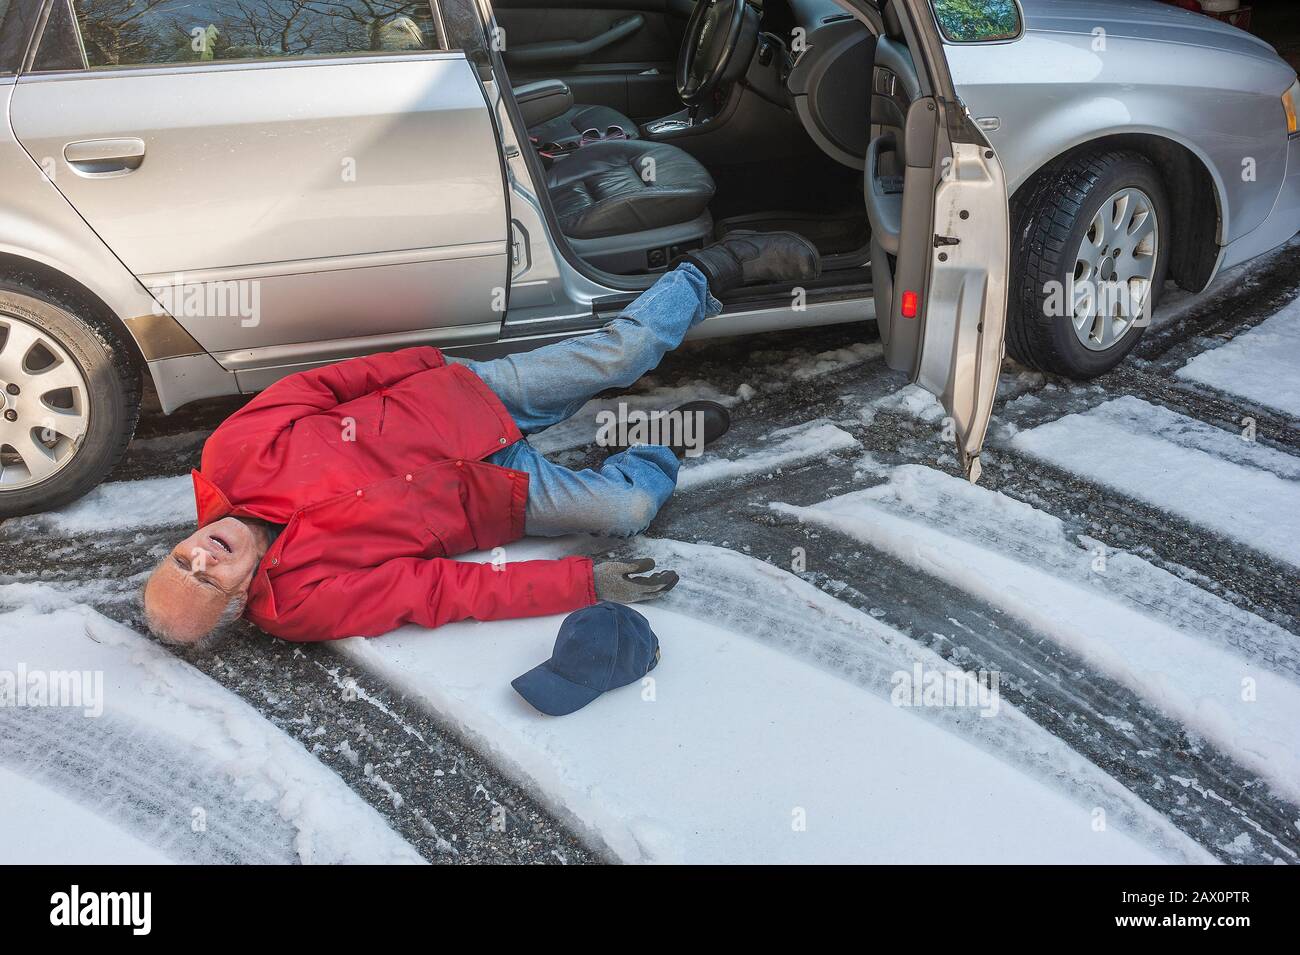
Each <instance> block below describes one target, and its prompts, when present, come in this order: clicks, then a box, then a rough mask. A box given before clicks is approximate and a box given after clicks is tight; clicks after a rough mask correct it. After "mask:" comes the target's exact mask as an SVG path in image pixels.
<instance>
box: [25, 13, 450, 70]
mask: <svg viewBox="0 0 1300 955" xmlns="http://www.w3.org/2000/svg"><path fill="white" fill-rule="evenodd" d="M13 2H14V3H16V4H21V3H24V2H29V3H33V4H35V5H39V6H40V8H41V14H40V17H39V19H38V22H37V24H36V27H35V29H33V30H32V31H31V34H30V36H29V38H28V45H27V51H26V54H25V55H24V56H23V57H22V60H21V67H20V69H19V71H18V72H19V73H21V74H22V75H24V76H29V77H31V78H33V79H35V78H38V77H54V76H97V75H101V74H105V75H117V74H120V73H123V72H137V71H146V70H147V71H161V72H164V73H174V72H178V71H182V70H183V71H185V72H193V71H194V70H199V71H202V72H211V71H212V68H213V67H217V68H229V67H240V66H253V67H258V68H264V67H268V66H308V65H322V64H328V65H334V64H340V63H355V62H358V61H366V62H375V61H383V62H391V61H393V60H394V59H397V60H420V59H427V58H429V57H434V58H445V57H446V54H449V53H450V54H457V53H460V52H461V51H458V50H453V49H450V48H449V46H448V44H449V42H450V37H448V35H447V27H446V24H445V22H444V21H443V17H442V7H441V5H440V4H439V3H438V0H424V2H425V3H427V4H428V5H429V11H430V17H431V19H432V20H433V22H434V28H435V30H436V31H437V33H438V35H437V37H435V39H436V40H437V41H438V43H439V46H438V47H437V48H434V49H428V50H392V51H383V50H357V51H355V52H344V53H309V54H302V55H299V54H293V55H290V56H265V57H257V56H249V57H231V58H229V59H224V60H180V61H174V62H171V63H125V64H119V65H116V66H91V65H90V58H89V56H88V55H87V53H86V44H85V41H84V40H83V39H82V36H81V25H80V23H79V22H78V20H77V11H76V7H74V6H73V2H74V0H13ZM56 3H65V4H67V6H68V14H69V17H70V18H71V22H72V24H73V27H74V29H75V31H76V36H77V50H78V52H79V53H80V54H81V62H82V66H81V67H80V68H79V69H68V68H63V69H57V70H36V69H34V66H35V63H36V54H37V51H39V50H40V46H41V41H42V40H43V39H44V38H45V27H46V24H47V23H48V21H49V18H50V12H51V11H52V10H53V9H54V4H56ZM450 58H451V59H458V58H459V59H463V58H464V57H463V55H461V56H459V57H457V56H452V57H450ZM4 75H6V74H5V72H4V70H3V69H0V76H4Z"/></svg>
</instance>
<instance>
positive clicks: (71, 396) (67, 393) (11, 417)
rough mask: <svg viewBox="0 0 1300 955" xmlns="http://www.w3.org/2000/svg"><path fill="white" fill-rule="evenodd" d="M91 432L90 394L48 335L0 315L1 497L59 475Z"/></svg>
mask: <svg viewBox="0 0 1300 955" xmlns="http://www.w3.org/2000/svg"><path fill="white" fill-rule="evenodd" d="M89 426H90V389H89V387H88V386H87V384H86V378H85V375H84V374H83V373H82V371H81V368H80V367H79V366H78V365H77V363H76V361H74V360H73V358H72V355H71V354H70V353H69V352H68V350H67V349H66V348H65V347H64V346H63V345H62V344H61V343H60V342H59V341H58V339H56V338H55V337H54V336H52V335H51V334H50V333H49V332H47V331H45V330H44V329H42V328H40V327H38V326H36V325H34V324H32V323H30V322H27V321H25V320H24V319H21V318H18V317H17V316H14V315H10V314H7V313H4V312H0V491H12V490H17V489H18V488H24V487H30V486H31V485H34V484H40V483H41V482H43V481H47V480H49V479H50V478H51V477H53V476H54V475H55V474H57V473H58V472H59V471H61V470H62V469H63V468H64V467H65V466H66V465H67V464H68V463H69V462H70V461H71V460H72V459H73V458H74V457H76V455H77V452H78V451H79V450H80V448H81V442H82V440H83V439H84V438H85V435H86V432H87V429H88V428H89Z"/></svg>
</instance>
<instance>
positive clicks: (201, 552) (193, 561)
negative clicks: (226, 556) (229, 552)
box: [190, 545, 221, 570]
mask: <svg viewBox="0 0 1300 955" xmlns="http://www.w3.org/2000/svg"><path fill="white" fill-rule="evenodd" d="M219 563H221V558H220V557H218V556H217V552H216V551H215V550H209V549H208V548H206V547H200V546H198V545H195V546H194V547H193V548H192V549H191V550H190V569H191V570H202V569H203V568H205V567H213V566H215V565H217V564H219Z"/></svg>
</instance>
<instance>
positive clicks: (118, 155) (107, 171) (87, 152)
mask: <svg viewBox="0 0 1300 955" xmlns="http://www.w3.org/2000/svg"><path fill="white" fill-rule="evenodd" d="M63 158H64V159H65V160H66V161H67V163H68V165H69V166H71V167H72V169H73V171H74V172H76V173H77V174H78V175H81V176H86V177H88V178H92V179H106V178H108V177H110V176H125V175H126V174H127V173H128V172H133V171H134V170H136V169H139V168H140V164H141V163H143V162H144V140H143V139H135V138H133V137H132V138H126V139H86V140H82V141H81V142H76V143H68V144H67V145H66V146H64V147H63Z"/></svg>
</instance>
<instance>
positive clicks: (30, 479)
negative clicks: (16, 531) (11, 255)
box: [0, 286, 140, 518]
mask: <svg viewBox="0 0 1300 955" xmlns="http://www.w3.org/2000/svg"><path fill="white" fill-rule="evenodd" d="M139 412H140V374H139V371H138V370H137V369H136V367H135V365H134V363H133V362H132V360H131V356H130V354H129V353H128V352H127V350H126V348H125V346H124V345H123V344H122V343H121V342H120V341H118V340H116V339H115V338H113V337H112V336H111V335H110V333H108V332H107V331H104V330H101V329H100V328H99V327H98V326H97V325H96V324H94V323H93V322H91V321H83V320H82V319H81V318H79V317H78V316H77V315H75V314H73V312H71V311H69V310H68V309H66V308H64V307H63V306H62V305H59V304H56V303H55V302H54V301H52V300H50V299H48V298H45V297H43V296H41V295H38V294H37V293H35V292H33V291H32V290H30V289H26V288H21V287H14V286H8V287H0V518H7V517H16V516H18V515H21V514H30V513H33V512H36V511H44V510H49V509H50V508H54V507H58V506H59V505H62V504H66V503H68V502H69V501H73V500H76V499H77V498H79V497H81V496H82V495H83V494H85V493H86V492H87V491H89V490H90V489H91V488H93V487H94V486H95V485H96V484H98V483H99V482H100V481H102V480H103V479H104V478H105V477H107V476H108V473H109V472H110V471H111V470H112V469H113V467H114V466H115V465H116V464H117V462H118V460H120V459H121V457H122V454H123V452H124V451H125V450H126V446H127V444H128V442H130V440H131V435H132V433H133V432H134V430H135V423H136V418H137V416H138V415H139Z"/></svg>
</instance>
